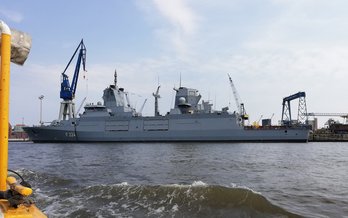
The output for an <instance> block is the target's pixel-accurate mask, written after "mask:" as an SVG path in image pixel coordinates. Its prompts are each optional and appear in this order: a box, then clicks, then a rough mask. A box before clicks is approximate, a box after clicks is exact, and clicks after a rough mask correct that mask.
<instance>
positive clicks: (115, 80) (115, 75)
mask: <svg viewBox="0 0 348 218" xmlns="http://www.w3.org/2000/svg"><path fill="white" fill-rule="evenodd" d="M114 84H115V88H117V71H116V69H115V74H114Z"/></svg>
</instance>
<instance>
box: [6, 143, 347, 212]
mask: <svg viewBox="0 0 348 218" xmlns="http://www.w3.org/2000/svg"><path fill="white" fill-rule="evenodd" d="M9 168H10V169H12V170H15V171H17V172H19V173H20V174H21V175H22V176H23V177H24V178H25V179H26V180H27V181H28V182H29V183H31V185H32V186H33V188H34V195H33V196H32V198H33V199H34V201H35V202H36V205H37V206H38V207H39V208H40V209H41V210H43V211H44V212H45V213H46V214H48V215H49V217H348V143H87V144H86V143H85V144H82V143H81V144H80V143H76V144H69V143H66V144H57V143H50V144H48V143H47V144H46V143H43V144H34V143H31V142H17V143H16V142H11V143H10V144H9Z"/></svg>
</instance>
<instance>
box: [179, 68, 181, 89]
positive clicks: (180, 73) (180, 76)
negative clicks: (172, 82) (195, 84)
mask: <svg viewBox="0 0 348 218" xmlns="http://www.w3.org/2000/svg"><path fill="white" fill-rule="evenodd" d="M179 88H181V72H180V84H179Z"/></svg>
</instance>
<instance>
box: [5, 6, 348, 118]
mask: <svg viewBox="0 0 348 218" xmlns="http://www.w3.org/2000/svg"><path fill="white" fill-rule="evenodd" d="M347 10H348V1H346V0H331V1H327V0H301V1H293V0H219V1H216V0H205V1H202V0H186V1H185V0H172V1H169V0H127V1H124V0H105V1H81V0H76V1H67V0H61V1H43V0H37V1H18V0H3V1H2V2H1V5H0V19H2V20H4V21H5V22H6V23H7V24H8V25H9V26H10V28H14V29H18V30H21V31H24V32H27V33H29V34H30V35H31V36H32V39H33V44H32V49H31V52H30V54H29V58H28V60H27V62H26V63H25V65H24V66H16V65H15V64H12V65H11V97H10V108H11V112H10V122H11V124H17V123H22V121H23V120H24V123H25V124H27V125H33V124H38V122H39V114H40V101H39V99H38V97H39V96H40V95H44V96H45V98H44V99H43V120H44V121H52V120H54V119H57V118H58V111H59V106H60V101H61V99H60V98H59V91H60V76H61V73H62V71H63V70H64V68H65V66H66V64H67V62H68V61H69V59H70V57H71V55H72V54H73V52H74V50H75V48H76V46H77V45H78V43H79V41H80V40H81V38H83V39H84V42H85V45H86V47H87V72H86V73H84V72H81V74H80V79H79V83H78V90H77V93H76V99H75V100H76V107H77V108H78V107H79V105H80V103H81V101H82V99H83V98H84V97H86V96H87V102H97V101H102V99H101V97H102V93H103V89H104V88H106V87H107V86H108V85H109V84H112V83H113V74H114V71H115V69H117V72H118V81H119V86H120V87H124V88H125V89H126V90H127V91H129V92H130V93H131V95H130V97H131V102H132V104H133V105H134V106H135V107H136V108H137V109H140V107H141V105H142V104H143V102H144V100H145V99H148V100H147V103H146V105H145V109H144V111H143V114H145V115H153V113H154V99H153V97H152V92H154V91H155V90H156V88H157V85H158V83H159V84H160V85H161V89H160V94H161V97H162V98H161V99H160V103H159V106H160V112H161V114H164V113H166V112H167V111H169V110H170V108H171V107H173V97H174V91H173V87H178V86H179V80H180V74H181V78H182V85H183V86H186V87H191V88H196V89H198V90H199V91H200V93H201V94H202V96H203V99H204V100H208V99H209V100H211V101H212V103H214V104H215V108H216V109H221V108H222V107H225V106H229V107H230V108H231V109H230V111H234V110H236V104H235V101H234V98H233V95H232V90H231V87H230V84H229V80H228V77H227V73H229V74H230V75H231V77H232V79H233V81H234V83H235V86H236V88H237V90H238V92H239V95H240V97H241V99H242V102H244V104H245V107H246V111H247V113H248V114H249V115H250V119H251V122H252V121H256V120H258V119H259V118H260V116H261V115H263V118H270V117H271V116H272V114H273V113H274V118H273V124H276V123H277V122H278V120H280V117H281V109H282V99H283V97H285V96H288V95H291V94H294V93H296V92H298V91H305V92H306V94H307V97H306V100H307V108H308V112H348V109H347V107H348V101H347V100H346V96H347V89H348V88H347V84H346V83H347V79H346V78H347V72H348V13H347ZM74 65H75V63H74V64H73V66H72V67H71V68H69V69H70V71H69V72H68V75H69V76H70V80H72V73H73V72H72V71H73V67H74ZM297 104H298V103H297V101H294V102H292V109H293V110H294V111H296V110H297ZM293 116H296V114H295V113H293ZM327 119H328V118H327V117H326V118H321V123H324V122H325V120H327ZM335 119H338V120H340V121H342V119H341V118H335Z"/></svg>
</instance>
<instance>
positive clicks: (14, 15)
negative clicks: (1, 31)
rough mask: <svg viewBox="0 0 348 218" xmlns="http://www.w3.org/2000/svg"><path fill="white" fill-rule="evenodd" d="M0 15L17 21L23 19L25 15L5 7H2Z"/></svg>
mask: <svg viewBox="0 0 348 218" xmlns="http://www.w3.org/2000/svg"><path fill="white" fill-rule="evenodd" d="M0 16H1V17H4V18H5V20H10V21H12V22H15V23H20V22H22V20H23V15H22V14H21V13H20V12H18V11H13V10H8V9H4V8H0Z"/></svg>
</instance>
